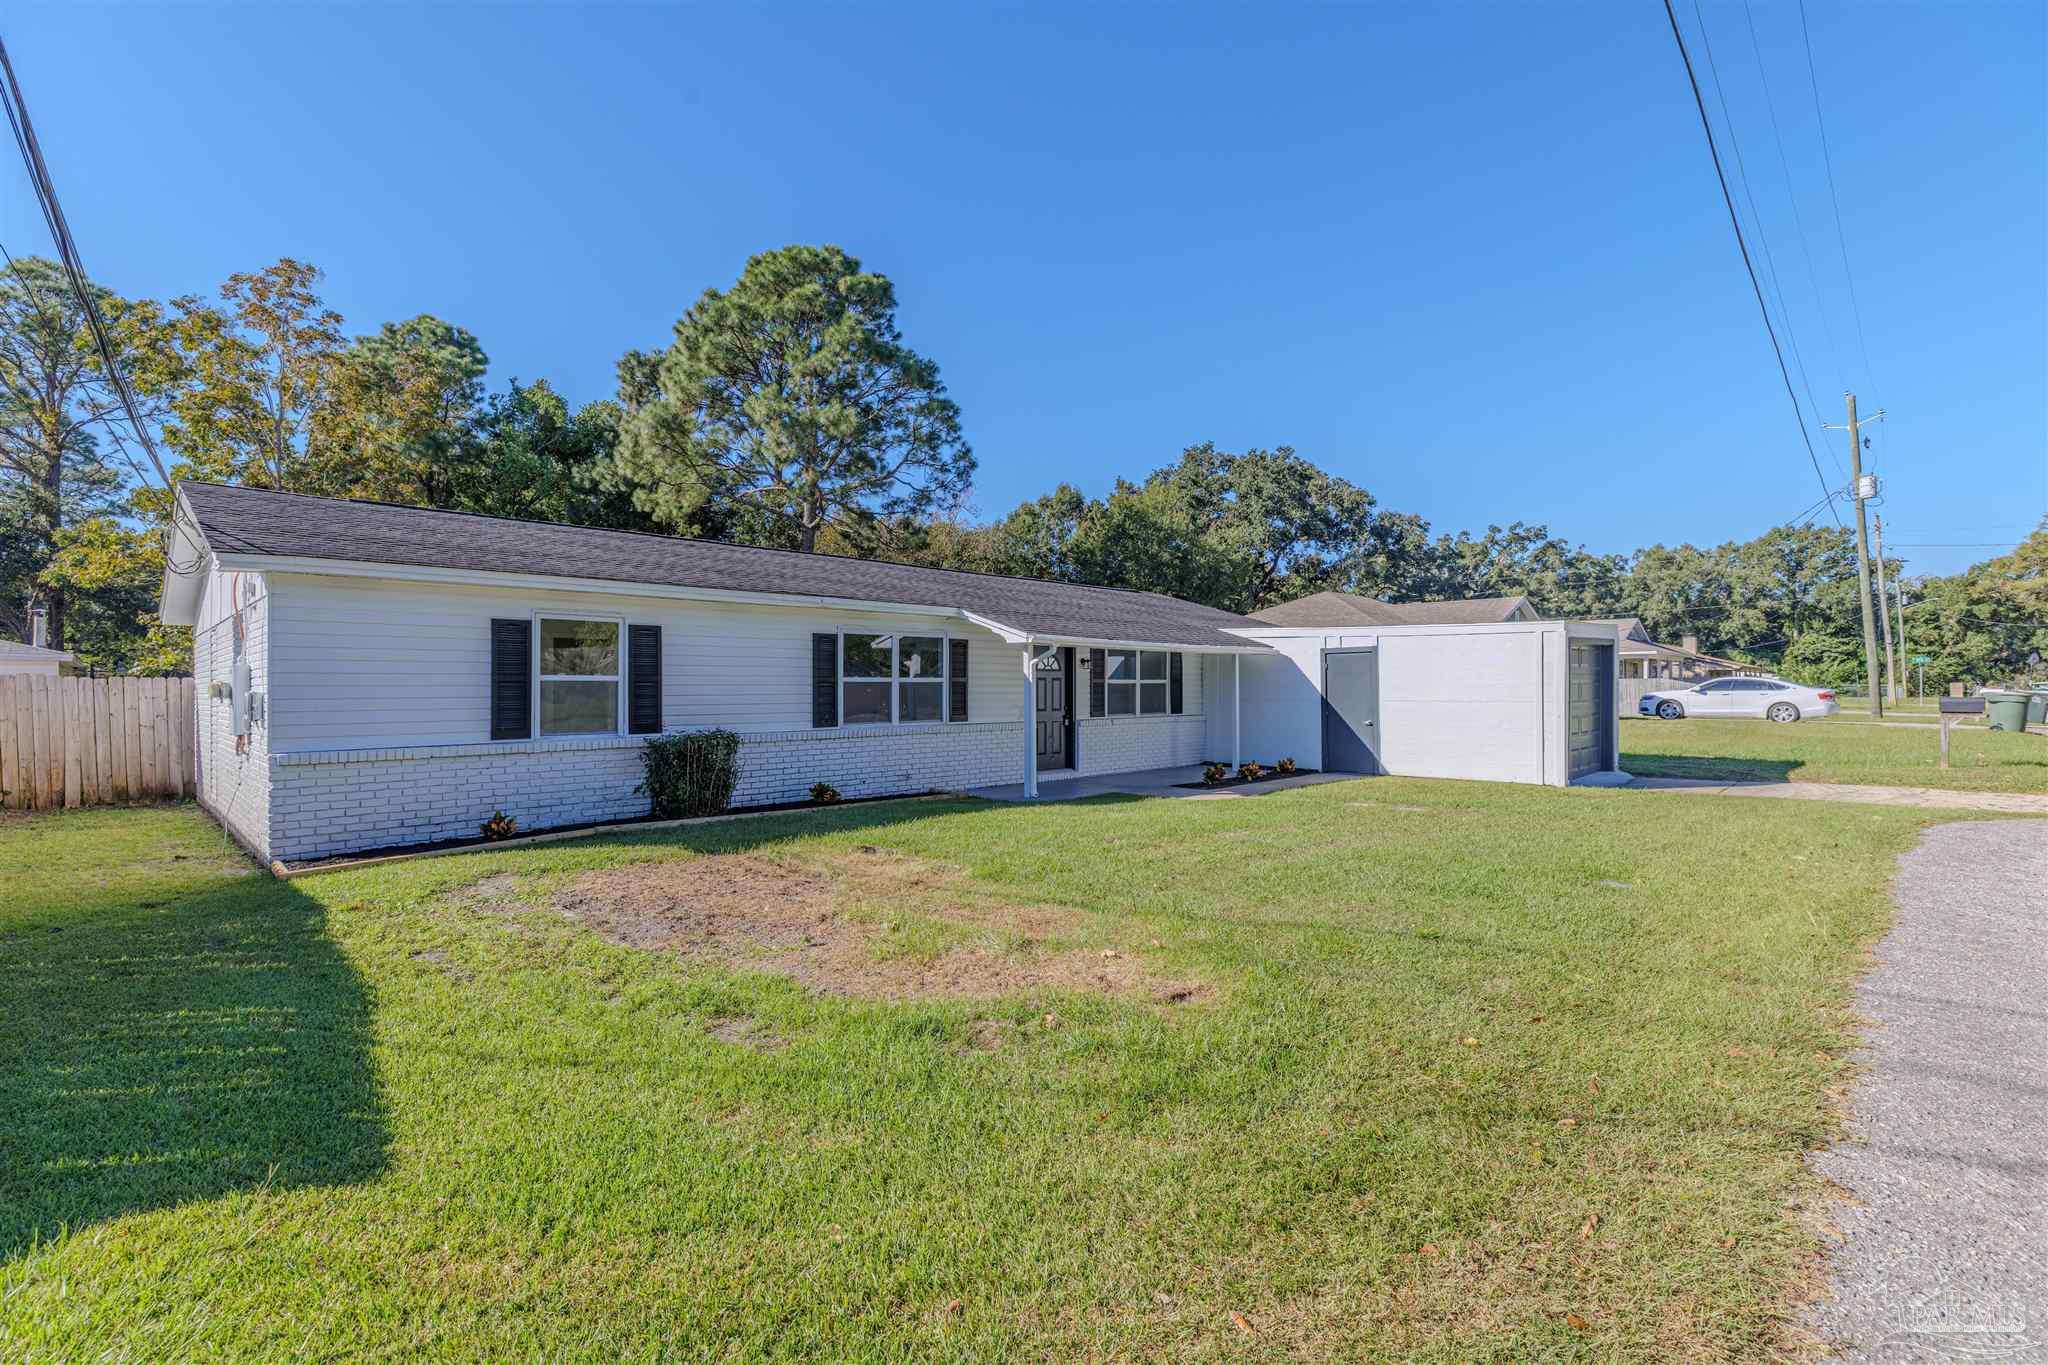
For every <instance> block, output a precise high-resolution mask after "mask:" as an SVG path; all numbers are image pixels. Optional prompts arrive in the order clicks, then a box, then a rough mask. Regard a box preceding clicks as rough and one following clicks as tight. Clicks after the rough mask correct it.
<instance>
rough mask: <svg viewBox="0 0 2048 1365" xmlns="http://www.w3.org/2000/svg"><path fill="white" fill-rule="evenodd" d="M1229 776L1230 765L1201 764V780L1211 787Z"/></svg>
mask: <svg viewBox="0 0 2048 1365" xmlns="http://www.w3.org/2000/svg"><path fill="white" fill-rule="evenodd" d="M1229 776H1230V765H1228V764H1226V763H1204V764H1203V765H1202V780H1203V781H1204V782H1207V783H1208V784H1209V785H1210V786H1212V787H1213V786H1215V785H1216V784H1217V783H1218V782H1221V781H1223V780H1225V779H1226V778H1228V777H1229Z"/></svg>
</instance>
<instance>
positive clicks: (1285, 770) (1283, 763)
mask: <svg viewBox="0 0 2048 1365" xmlns="http://www.w3.org/2000/svg"><path fill="white" fill-rule="evenodd" d="M1273 771H1274V772H1276V773H1278V774H1280V776H1282V777H1285V776H1287V774H1289V773H1291V772H1293V771H1294V760H1293V759H1291V758H1283V759H1281V760H1280V761H1279V762H1278V763H1276V764H1274V765H1273Z"/></svg>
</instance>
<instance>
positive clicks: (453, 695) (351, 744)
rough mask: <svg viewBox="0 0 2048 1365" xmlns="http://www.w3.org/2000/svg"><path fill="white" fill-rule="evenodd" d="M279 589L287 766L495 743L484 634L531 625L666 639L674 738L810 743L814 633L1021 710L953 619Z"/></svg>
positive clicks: (298, 580)
mask: <svg viewBox="0 0 2048 1365" xmlns="http://www.w3.org/2000/svg"><path fill="white" fill-rule="evenodd" d="M270 584H271V591H272V592H273V593H274V594H275V595H276V599H277V609H276V611H275V612H273V613H272V616H271V620H272V634H271V641H270V649H271V659H272V667H273V668H274V669H275V670H276V674H277V681H276V685H275V687H274V688H273V689H272V701H271V725H272V735H271V747H272V748H273V749H274V750H277V751H280V752H284V751H305V750H322V749H342V748H348V749H354V748H375V747H385V746H402V745H419V744H469V743H475V742H477V741H479V740H484V739H488V738H489V736H490V700H491V698H490V653H491V644H490V623H491V620H492V619H493V618H494V617H507V616H516V617H527V616H532V615H534V614H536V613H539V614H542V615H558V616H564V617H573V618H587V617H591V616H598V617H616V618H619V619H622V620H627V621H632V622H636V623H645V624H648V625H657V626H660V627H661V628H662V638H661V648H662V725H663V728H664V729H668V730H684V729H697V728H704V727H708V726H726V727H729V728H731V729H734V730H738V731H740V732H741V733H742V734H745V733H748V732H750V731H751V732H765V731H780V730H796V729H809V728H810V726H811V636H812V634H813V633H814V632H817V631H821V630H824V631H837V630H840V629H846V630H859V631H871V632H875V633H891V634H906V635H912V636H942V637H944V636H950V637H952V638H954V639H964V640H966V641H967V642H968V714H969V717H970V718H971V719H972V720H974V721H1014V720H1016V719H1017V718H1018V716H1019V714H1020V712H1021V710H1022V706H1023V692H1022V687H1023V677H1022V673H1021V670H1020V669H1019V667H1018V654H1017V649H1016V647H1015V646H1013V645H1007V644H1005V643H1003V642H1002V641H1001V640H999V639H998V638H997V637H996V636H994V635H993V634H990V633H989V632H986V631H982V630H978V629H976V628H974V627H972V626H968V625H966V624H965V623H963V622H960V621H958V620H952V621H947V620H943V619H940V618H936V617H923V618H919V617H914V616H912V617H904V616H890V615H886V614H884V613H879V612H875V613H868V612H854V611H830V610H813V609H807V608H802V607H777V606H751V605H730V606H728V605H724V604H717V603H704V602H683V601H676V600H673V599H668V598H654V597H635V596H632V595H630V594H625V593H620V594H617V595H613V594H608V593H568V592H533V591H529V590H525V589H512V588H482V587H462V586H455V585H441V584H429V583H407V582H402V581H399V580H393V579H366V578H344V577H338V576H337V577H328V576H320V575H310V574H273V575H271V576H270ZM1190 692H1191V693H1192V689H1190ZM934 723H935V724H943V723H944V722H934Z"/></svg>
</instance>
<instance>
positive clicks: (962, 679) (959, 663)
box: [946, 640, 967, 720]
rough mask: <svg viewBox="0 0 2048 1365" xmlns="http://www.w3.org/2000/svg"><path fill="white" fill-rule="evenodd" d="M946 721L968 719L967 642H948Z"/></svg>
mask: <svg viewBox="0 0 2048 1365" xmlns="http://www.w3.org/2000/svg"><path fill="white" fill-rule="evenodd" d="M946 719H947V720H966V719H967V642H966V641H965V640H949V641H947V642H946Z"/></svg>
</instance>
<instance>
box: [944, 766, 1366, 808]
mask: <svg viewBox="0 0 2048 1365" xmlns="http://www.w3.org/2000/svg"><path fill="white" fill-rule="evenodd" d="M1359 776H1361V774H1359V773H1304V774H1303V775H1302V776H1300V777H1276V778H1272V779H1270V780H1268V781H1265V782H1258V783H1254V784H1253V785H1251V786H1249V787H1225V788H1223V789H1222V790H1220V791H1218V790H1206V789H1205V790H1199V791H1190V790H1189V789H1188V788H1187V787H1186V786H1184V785H1183V784H1184V783H1188V782H1200V781H1201V780H1202V768H1201V765H1200V764H1191V765H1190V766H1188V767H1185V768H1146V769H1144V770H1143V771H1141V772H1135V773H1095V774H1090V775H1087V776H1081V775H1078V774H1075V773H1067V772H1052V773H1040V774H1039V775H1038V799H1039V800H1041V801H1077V800H1079V799H1080V798H1082V797H1084V796H1164V797H1171V798H1172V799H1174V800H1176V801H1232V800H1236V799H1237V798H1239V797H1244V796H1265V795H1267V794H1268V793H1270V792H1280V791H1290V790H1292V789H1293V788H1295V787H1313V786H1316V785H1318V784H1319V783H1323V782H1349V781H1351V780H1352V779H1353V778H1355V777H1359ZM965 794H966V795H968V796H978V797H981V798H982V799H983V800H985V801H1022V800H1023V799H1024V784H1023V783H1021V782H1006V783H1004V784H1003V785H1001V786H999V787H976V788H974V789H973V790H971V791H968V792H967V793H965Z"/></svg>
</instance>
